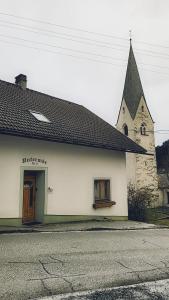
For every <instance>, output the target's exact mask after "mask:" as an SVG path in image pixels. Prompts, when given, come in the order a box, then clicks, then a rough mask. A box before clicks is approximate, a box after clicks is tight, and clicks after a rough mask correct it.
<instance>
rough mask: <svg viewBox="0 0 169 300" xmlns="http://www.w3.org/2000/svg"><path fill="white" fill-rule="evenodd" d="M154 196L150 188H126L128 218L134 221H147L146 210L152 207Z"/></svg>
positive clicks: (132, 186) (130, 186)
mask: <svg viewBox="0 0 169 300" xmlns="http://www.w3.org/2000/svg"><path fill="white" fill-rule="evenodd" d="M154 201H155V196H154V195H153V192H152V190H151V189H150V188H148V187H144V188H135V186H134V185H132V184H130V185H129V186H128V217H129V220H134V221H143V222H145V221H148V213H147V212H148V208H150V207H152V205H153V203H154Z"/></svg>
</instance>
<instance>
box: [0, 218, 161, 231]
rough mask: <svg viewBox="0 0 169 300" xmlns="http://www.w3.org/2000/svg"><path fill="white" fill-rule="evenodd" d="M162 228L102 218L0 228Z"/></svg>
mask: <svg viewBox="0 0 169 300" xmlns="http://www.w3.org/2000/svg"><path fill="white" fill-rule="evenodd" d="M158 227H159V228H161V227H164V226H157V225H154V224H148V223H144V222H136V221H111V220H106V219H103V218H101V219H100V220H92V221H85V222H84V221H83V222H67V223H66V222H65V223H56V224H34V225H29V226H27V225H23V226H21V227H14V226H0V234H1V233H10V232H11V233H13V232H47V231H48V232H68V231H90V230H91V231H92V230H138V229H150V228H158Z"/></svg>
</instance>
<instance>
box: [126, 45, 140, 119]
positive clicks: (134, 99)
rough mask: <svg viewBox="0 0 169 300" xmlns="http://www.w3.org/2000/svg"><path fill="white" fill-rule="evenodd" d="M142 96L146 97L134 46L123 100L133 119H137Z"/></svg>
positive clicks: (131, 50) (129, 59)
mask: <svg viewBox="0 0 169 300" xmlns="http://www.w3.org/2000/svg"><path fill="white" fill-rule="evenodd" d="M142 96H143V97H144V92H143V88H142V84H141V80H140V76H139V72H138V69H137V64H136V60H135V57H134V53H133V49H132V45H130V52H129V58H128V65H127V72H126V79H125V84H124V91H123V98H124V99H125V101H126V105H127V107H128V110H129V112H130V115H131V117H132V118H133V119H134V118H135V115H136V112H137V109H138V105H139V102H140V100H141V97H142ZM144 99H145V97H144Z"/></svg>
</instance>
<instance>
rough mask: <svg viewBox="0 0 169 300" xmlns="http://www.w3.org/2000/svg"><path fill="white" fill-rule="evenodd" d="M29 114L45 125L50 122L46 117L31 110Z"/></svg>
mask: <svg viewBox="0 0 169 300" xmlns="http://www.w3.org/2000/svg"><path fill="white" fill-rule="evenodd" d="M29 112H30V113H31V115H33V116H34V117H35V118H36V119H37V120H38V121H40V122H45V123H50V122H51V121H50V120H49V119H48V118H47V117H45V116H44V115H43V114H42V113H40V112H37V111H32V110H29Z"/></svg>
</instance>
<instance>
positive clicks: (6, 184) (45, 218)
mask: <svg viewBox="0 0 169 300" xmlns="http://www.w3.org/2000/svg"><path fill="white" fill-rule="evenodd" d="M125 152H132V153H140V154H141V153H143V154H144V153H146V150H145V149H144V148H142V147H140V146H139V145H137V144H136V143H134V142H133V141H132V140H130V139H129V138H128V137H126V136H125V135H123V134H121V133H120V132H119V131H118V130H116V129H115V128H113V127H112V126H111V125H109V124H108V123H106V122H105V121H103V120H102V119H101V118H99V117H98V116H96V115H95V114H93V113H92V112H91V111H89V110H87V109H86V108H85V107H83V106H81V105H78V104H74V103H71V102H68V101H65V100H61V99H57V98H54V97H52V96H48V95H45V94H42V93H39V92H36V91H32V90H30V89H28V88H27V87H26V76H25V75H22V74H20V75H19V76H17V77H16V83H15V84H12V83H8V82H5V81H0V171H1V172H0V187H1V188H0V225H6V224H7V225H21V224H22V223H30V222H42V223H49V222H60V221H69V220H86V219H93V218H96V217H109V218H111V219H118V220H121V219H123V220H126V219H127V216H128V209H127V181H126V166H125V163H126V162H125Z"/></svg>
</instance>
